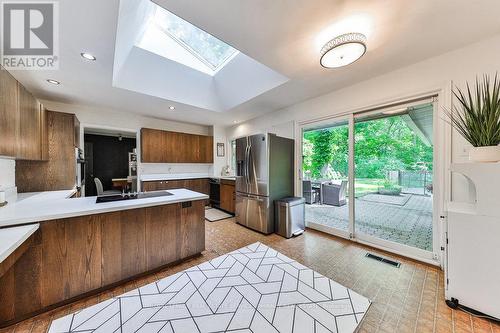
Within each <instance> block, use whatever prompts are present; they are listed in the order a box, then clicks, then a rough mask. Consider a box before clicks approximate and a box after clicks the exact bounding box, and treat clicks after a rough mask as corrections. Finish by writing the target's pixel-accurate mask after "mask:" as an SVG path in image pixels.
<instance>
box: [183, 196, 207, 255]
mask: <svg viewBox="0 0 500 333" xmlns="http://www.w3.org/2000/svg"><path fill="white" fill-rule="evenodd" d="M181 206H182V210H181V224H180V228H179V236H178V237H177V248H178V249H179V251H180V257H181V258H186V257H188V256H192V255H194V254H197V253H200V252H202V251H204V250H205V218H204V216H205V205H204V203H203V201H191V202H186V203H183V204H181Z"/></svg>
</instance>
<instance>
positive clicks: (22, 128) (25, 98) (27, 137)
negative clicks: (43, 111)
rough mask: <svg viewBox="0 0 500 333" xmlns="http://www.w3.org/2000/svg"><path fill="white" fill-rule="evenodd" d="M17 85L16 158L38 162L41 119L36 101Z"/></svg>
mask: <svg viewBox="0 0 500 333" xmlns="http://www.w3.org/2000/svg"><path fill="white" fill-rule="evenodd" d="M17 85H18V99H19V140H18V147H17V148H18V149H17V158H18V159H23V160H40V159H41V158H42V153H41V151H42V150H41V149H42V148H41V147H42V144H41V137H42V133H41V128H40V124H41V119H40V108H39V105H38V102H37V100H36V99H35V98H34V97H33V95H31V94H30V93H29V92H28V91H27V90H26V89H25V88H24V87H23V86H22V85H21V84H19V83H18V84H17Z"/></svg>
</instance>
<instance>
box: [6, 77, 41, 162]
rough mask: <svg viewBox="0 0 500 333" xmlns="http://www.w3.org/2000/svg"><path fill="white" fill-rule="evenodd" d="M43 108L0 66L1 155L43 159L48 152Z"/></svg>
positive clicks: (22, 158) (21, 158) (36, 159)
mask: <svg viewBox="0 0 500 333" xmlns="http://www.w3.org/2000/svg"><path fill="white" fill-rule="evenodd" d="M45 112H46V111H45V109H44V108H43V106H42V105H41V104H40V103H39V102H38V101H37V100H36V99H35V97H33V95H32V94H31V93H30V92H29V91H28V90H26V88H24V87H23V86H22V85H21V84H20V83H19V82H17V81H16V79H14V77H12V75H10V73H9V72H8V71H6V70H4V69H3V68H0V133H2V140H0V155H2V156H10V157H14V158H16V159H19V160H32V161H40V160H45V159H46V158H47V155H48V146H47V121H46V114H45Z"/></svg>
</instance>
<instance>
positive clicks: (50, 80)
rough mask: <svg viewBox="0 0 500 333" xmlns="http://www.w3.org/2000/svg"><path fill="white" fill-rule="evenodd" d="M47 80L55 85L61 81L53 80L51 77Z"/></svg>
mask: <svg viewBox="0 0 500 333" xmlns="http://www.w3.org/2000/svg"><path fill="white" fill-rule="evenodd" d="M47 82H48V83H50V84H53V85H56V86H58V85H60V84H61V82H59V81H57V80H53V79H48V80H47Z"/></svg>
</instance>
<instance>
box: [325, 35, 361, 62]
mask: <svg viewBox="0 0 500 333" xmlns="http://www.w3.org/2000/svg"><path fill="white" fill-rule="evenodd" d="M365 52H366V36H365V35H363V34H360V33H348V34H344V35H340V36H338V37H335V38H334V39H332V40H330V41H329V42H328V43H326V44H325V45H324V46H323V48H322V49H321V52H320V53H321V59H320V63H321V66H323V67H326V68H337V67H342V66H347V65H349V64H352V63H353V62H355V61H356V60H358V59H359V58H361V57H362V56H363V54H365Z"/></svg>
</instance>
